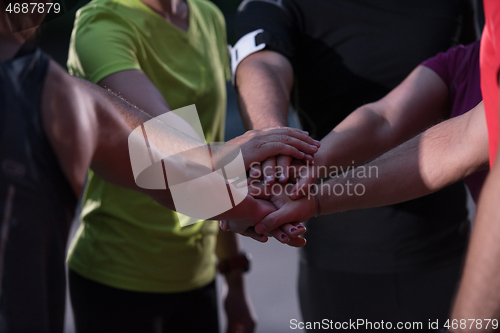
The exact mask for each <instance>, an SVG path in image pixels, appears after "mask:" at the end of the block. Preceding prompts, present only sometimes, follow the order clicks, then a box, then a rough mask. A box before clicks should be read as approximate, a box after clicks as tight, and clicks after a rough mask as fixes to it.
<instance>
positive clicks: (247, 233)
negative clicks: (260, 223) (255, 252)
mask: <svg viewBox="0 0 500 333" xmlns="http://www.w3.org/2000/svg"><path fill="white" fill-rule="evenodd" d="M241 234H242V235H243V236H246V237H250V238H252V239H254V240H256V241H258V242H261V243H265V242H267V240H268V237H267V236H266V235H260V234H258V233H256V232H255V230H254V228H253V227H250V228H248V229H247V230H245V231H244V232H242V233H241Z"/></svg>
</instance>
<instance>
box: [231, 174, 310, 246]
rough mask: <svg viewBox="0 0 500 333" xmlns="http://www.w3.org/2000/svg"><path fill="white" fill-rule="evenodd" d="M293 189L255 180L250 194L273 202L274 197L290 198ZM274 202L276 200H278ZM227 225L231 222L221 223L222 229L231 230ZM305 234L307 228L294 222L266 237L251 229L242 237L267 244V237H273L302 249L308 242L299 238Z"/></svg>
mask: <svg viewBox="0 0 500 333" xmlns="http://www.w3.org/2000/svg"><path fill="white" fill-rule="evenodd" d="M292 187H293V184H286V185H283V184H278V183H276V184H269V183H265V182H261V181H258V180H253V181H252V182H251V183H250V185H249V186H248V194H250V195H252V196H253V197H255V198H259V199H265V200H272V198H273V196H279V195H285V196H288V195H289V194H290V188H292ZM274 200H276V198H275V199H274ZM227 223H230V222H225V221H224V222H223V221H221V228H222V229H223V230H227V229H228V228H229V226H228V225H227ZM305 232H306V228H305V227H304V226H303V225H302V224H300V222H292V223H284V224H282V225H280V226H279V228H276V229H274V230H271V231H269V232H267V233H265V234H264V235H262V234H258V233H257V232H256V231H255V229H254V228H249V229H247V230H245V232H244V233H242V235H244V236H247V237H251V238H253V239H255V240H257V241H260V242H266V241H267V237H266V236H273V237H274V238H276V239H277V240H279V241H281V242H282V243H285V242H286V244H287V245H289V246H293V247H301V246H304V245H305V244H306V240H305V238H299V236H302V235H303V234H304V233H305ZM283 233H285V234H286V235H287V236H288V238H289V240H287V239H286V238H285V237H284V236H283Z"/></svg>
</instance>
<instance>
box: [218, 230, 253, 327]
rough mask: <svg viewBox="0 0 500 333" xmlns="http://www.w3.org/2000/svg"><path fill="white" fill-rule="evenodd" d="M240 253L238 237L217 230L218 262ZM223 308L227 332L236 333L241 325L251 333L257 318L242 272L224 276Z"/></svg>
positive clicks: (229, 273)
mask: <svg viewBox="0 0 500 333" xmlns="http://www.w3.org/2000/svg"><path fill="white" fill-rule="evenodd" d="M239 253H240V244H239V241H238V236H237V235H236V234H235V233H233V232H228V231H222V230H219V233H218V234H217V246H216V248H215V254H216V255H217V258H218V259H219V261H221V260H224V259H229V258H232V257H234V256H236V255H238V254H239ZM224 277H225V279H226V283H227V290H225V292H224V294H225V299H224V308H225V310H226V314H227V319H228V323H227V326H228V327H227V330H226V331H227V332H236V331H238V327H239V325H242V326H243V327H244V328H245V329H244V331H245V332H253V331H254V328H255V324H256V321H257V316H256V314H255V310H254V308H253V305H252V302H251V300H250V296H249V295H248V292H247V289H246V285H245V279H244V272H243V270H241V269H240V270H232V271H230V272H228V273H226V274H225V276H224Z"/></svg>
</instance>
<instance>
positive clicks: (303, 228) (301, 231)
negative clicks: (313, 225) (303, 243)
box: [291, 222, 307, 235]
mask: <svg viewBox="0 0 500 333" xmlns="http://www.w3.org/2000/svg"><path fill="white" fill-rule="evenodd" d="M291 224H292V225H293V226H294V227H296V228H297V229H299V232H300V234H301V235H303V234H305V233H306V231H307V228H306V227H305V226H304V225H302V223H300V222H293V223H291Z"/></svg>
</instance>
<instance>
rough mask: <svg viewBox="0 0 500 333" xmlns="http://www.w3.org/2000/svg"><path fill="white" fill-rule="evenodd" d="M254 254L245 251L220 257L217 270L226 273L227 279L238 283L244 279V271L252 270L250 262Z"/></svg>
mask: <svg viewBox="0 0 500 333" xmlns="http://www.w3.org/2000/svg"><path fill="white" fill-rule="evenodd" d="M251 259H252V256H251V255H249V254H246V253H245V252H243V251H242V252H240V253H238V254H237V255H234V256H231V257H228V258H224V259H220V260H219V262H218V263H217V270H218V271H219V273H221V274H224V275H225V277H226V280H228V284H229V280H231V282H234V283H237V282H239V281H242V277H243V273H246V272H248V271H249V270H250V262H251Z"/></svg>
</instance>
